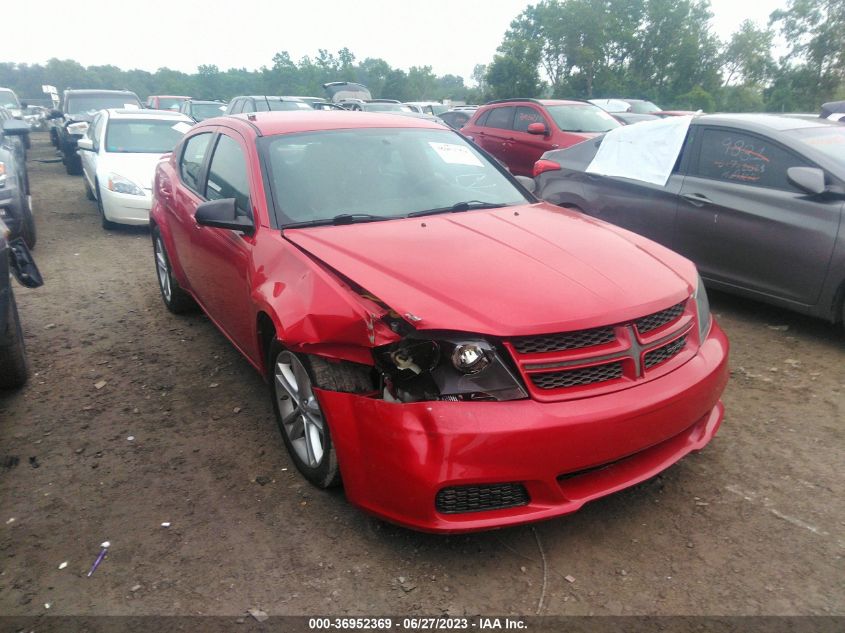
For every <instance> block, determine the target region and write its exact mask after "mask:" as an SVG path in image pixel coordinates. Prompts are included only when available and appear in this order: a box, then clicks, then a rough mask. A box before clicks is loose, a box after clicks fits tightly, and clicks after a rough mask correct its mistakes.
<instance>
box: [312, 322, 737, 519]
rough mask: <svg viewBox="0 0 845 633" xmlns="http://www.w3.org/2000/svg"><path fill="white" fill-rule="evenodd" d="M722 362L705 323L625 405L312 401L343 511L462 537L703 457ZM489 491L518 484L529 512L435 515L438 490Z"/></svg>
mask: <svg viewBox="0 0 845 633" xmlns="http://www.w3.org/2000/svg"><path fill="white" fill-rule="evenodd" d="M727 354H728V343H727V339H726V338H725V336H724V334H723V333H722V332H721V330H719V329H718V326H717V325H715V324H714V326H713V331H712V333H711V336H710V337H709V338H708V340H707V342H706V343H705V344H704V345H703V346H702V347H701V348H700V350H699V353H698V354H697V355H696V357H695V358H694V359H693V360H691V361H690V362H688V363H686V364H685V365H683V367H682V368H680V369H678V370H677V371H675V372H673V373H672V374H670V375H669V376H667V377H665V378H664V379H663V380H659V381H655V382H652V383H650V384H647V385H643V386H641V387H639V388H638V389H637V390H636V391H637V393H636V395H634V394H628V393H627V392H624V391H623V392H618V393H615V394H610V395H606V396H602V397H596V398H585V399H582V400H576V401H572V402H557V403H553V404H544V403H539V402H536V401H535V400H517V401H512V402H495V403H491V402H460V403H450V402H419V403H412V404H395V403H390V402H385V401H383V400H376V399H373V398H365V397H361V396H356V395H352V394H345V393H337V392H327V391H321V392H320V393H319V398H320V401H321V403H322V404H323V405H324V406H325V409H326V410H327V411H330V412H331V413H330V417H329V423H330V424H331V426H332V434H333V437H334V439H335V443H336V447H337V452H338V461H339V463H340V467H341V472H342V473H343V482H344V488H345V491H346V495H347V498H349V500H350V501H351V502H352V503H355V504H356V505H358V506H360V507H362V508H364V509H366V510H368V511H369V512H372V513H374V514H377V515H378V516H381V517H382V518H384V519H387V520H389V521H392V522H395V523H400V524H402V525H405V526H408V527H412V528H415V529H420V530H428V531H437V532H463V531H471V530H479V529H488V528H492V527H501V526H505V525H515V524H518V523H525V522H528V521H535V520H538V519H547V518H551V517H554V516H559V515H562V514H567V513H570V512H574V511H576V510H578V509H579V508H580V507H581V506H583V505H584V504H585V503H586V502H588V501H591V500H593V499H596V498H598V497H602V496H605V495H607V494H610V493H612V492H616V491H618V490H621V489H623V488H627V487H629V486H632V485H634V484H637V483H639V482H641V481H644V480H645V479H648V478H649V477H652V476H654V475H656V474H657V473H659V472H660V471H662V470H664V469H665V468H667V467H668V466H670V465H671V464H673V463H675V462H677V461H678V460H679V459H681V458H682V457H683V456H684V455H686V454H688V453H689V452H691V451H694V450H699V449H701V448H703V447H704V446H705V445H706V444H707V443H708V442H709V441H710V440H711V439H712V438H713V436H714V435H715V434H716V431H717V430H718V428H719V425H720V424H721V422H722V417H723V407H722V404H721V402H719V394H720V393H721V392H722V390H723V389H724V387H725V384H726V382H727V380H728V366H727ZM348 465H354V467H352V468H349V467H348ZM601 466H606V467H605V468H596V467H601ZM592 468H596V470H589V469H592ZM585 470H586V471H587V472H583V473H581V474H578V473H579V472H580V471H585ZM565 475H569V477H562V476H565ZM490 482H523V483H524V484H525V487H526V488H527V489H528V493H529V495H530V497H531V502H530V503H529V504H528V505H525V506H521V507H518V508H508V509H505V510H492V511H489V512H479V513H467V514H461V515H445V514H441V513H438V512H437V511H436V510H435V506H434V498H435V495H436V493H437V491H438V490H440V489H441V488H442V487H444V486H449V485H469V484H473V483H490Z"/></svg>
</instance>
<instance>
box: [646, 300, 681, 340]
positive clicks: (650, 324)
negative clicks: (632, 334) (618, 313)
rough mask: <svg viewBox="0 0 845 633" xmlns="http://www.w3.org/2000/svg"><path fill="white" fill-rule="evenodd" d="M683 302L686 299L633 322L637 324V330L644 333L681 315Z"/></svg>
mask: <svg viewBox="0 0 845 633" xmlns="http://www.w3.org/2000/svg"><path fill="white" fill-rule="evenodd" d="M684 304H686V301H681V303H679V304H677V305H673V306H672V307H671V308H666V309H665V310H661V311H660V312H655V313H654V314H650V315H648V316H647V317H643V318H642V319H637V320H636V322H635V323H636V325H637V331H638V332H639V333H640V334H646V333H648V332H651V331H652V330H656V329H657V328H659V327H662V326H664V325H666V324H667V323H671V322H672V321H674V320H675V319H677V318H678V317H679V316H681V314H682V313H683V311H684Z"/></svg>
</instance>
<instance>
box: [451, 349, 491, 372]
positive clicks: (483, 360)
mask: <svg viewBox="0 0 845 633" xmlns="http://www.w3.org/2000/svg"><path fill="white" fill-rule="evenodd" d="M452 364H453V365H454V366H455V369H457V370H458V371H459V372H462V373H464V374H477V373H478V372H480V371H481V370H482V369H484V368H485V367H487V365H489V364H490V359H489V358H488V356H487V354H486V352H485V351H484V350H483V349H482V348H481V347H480V346H479V345H477V344H475V343H461V344H459V345H456V346H455V350H454V351H453V352H452Z"/></svg>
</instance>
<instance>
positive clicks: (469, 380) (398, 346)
mask: <svg viewBox="0 0 845 633" xmlns="http://www.w3.org/2000/svg"><path fill="white" fill-rule="evenodd" d="M421 334H422V332H420V333H419V335H421ZM505 353H506V352H504V351H503V350H502V351H500V350H499V349H497V348H496V346H495V345H493V344H492V343H490V342H489V341H486V340H484V339H482V338H475V337H470V336H460V335H443V336H438V337H437V338H434V339H422V338H416V337H415V336H408V337H406V338H404V339H402V340H401V341H399V342H397V343H391V344H390V345H384V346H382V347H377V348H375V349H374V350H373V356H374V358H375V363H376V367H377V368H378V370H379V371H380V372H381V374H382V376H383V378H384V394H385V398H386V399H394V400H398V401H401V402H418V401H422V400H454V401H457V400H473V401H484V400H488V401H489V400H499V401H501V400H518V399H520V398H527V397H528V394H527V393H526V391H525V389H524V388H523V386H522V383H521V382H520V380H519V378H518V377H517V373H516V371H514V370H512V369H511V367H510V366H509V365H508V363H507V360H506V357H505V356H504V354H505Z"/></svg>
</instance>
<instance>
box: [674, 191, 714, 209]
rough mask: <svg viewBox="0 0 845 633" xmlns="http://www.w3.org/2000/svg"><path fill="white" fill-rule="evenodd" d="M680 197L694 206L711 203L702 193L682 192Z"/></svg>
mask: <svg viewBox="0 0 845 633" xmlns="http://www.w3.org/2000/svg"><path fill="white" fill-rule="evenodd" d="M681 197H682V198H683V199H684V200H686V201H687V202H689V203H690V204H692V205H694V206H696V207H703V206H704V205H705V204H713V202H712V201H711V200H710V198H708V197H707V196H705V195H704V194H703V193H682V194H681Z"/></svg>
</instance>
